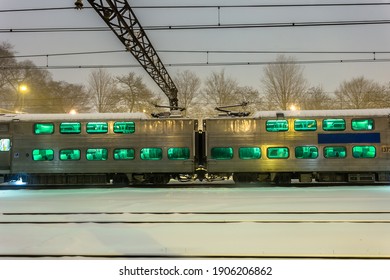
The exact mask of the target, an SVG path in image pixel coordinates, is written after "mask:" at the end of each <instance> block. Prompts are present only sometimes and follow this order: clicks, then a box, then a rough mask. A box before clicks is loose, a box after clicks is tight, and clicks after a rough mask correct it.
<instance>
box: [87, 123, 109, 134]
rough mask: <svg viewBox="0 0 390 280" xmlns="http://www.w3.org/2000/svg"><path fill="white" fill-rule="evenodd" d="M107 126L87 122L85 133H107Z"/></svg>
mask: <svg viewBox="0 0 390 280" xmlns="http://www.w3.org/2000/svg"><path fill="white" fill-rule="evenodd" d="M107 132H108V124H107V123H106V122H89V123H87V133H89V134H97V133H107Z"/></svg>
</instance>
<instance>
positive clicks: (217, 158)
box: [210, 147, 234, 160]
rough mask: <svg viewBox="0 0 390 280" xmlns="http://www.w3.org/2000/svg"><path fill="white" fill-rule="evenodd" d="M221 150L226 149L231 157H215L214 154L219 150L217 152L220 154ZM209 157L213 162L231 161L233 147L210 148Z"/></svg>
mask: <svg viewBox="0 0 390 280" xmlns="http://www.w3.org/2000/svg"><path fill="white" fill-rule="evenodd" d="M221 149H228V150H229V152H228V153H229V154H231V156H228V157H226V156H225V157H216V156H215V153H217V150H220V151H219V152H221V151H222V150H221ZM210 157H211V159H213V160H232V159H233V158H234V149H233V147H212V148H211V149H210Z"/></svg>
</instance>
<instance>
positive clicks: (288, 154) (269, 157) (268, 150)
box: [267, 146, 290, 159]
mask: <svg viewBox="0 0 390 280" xmlns="http://www.w3.org/2000/svg"><path fill="white" fill-rule="evenodd" d="M274 149H286V150H287V156H286V157H272V156H270V151H271V150H274ZM267 158H268V159H288V158H290V149H289V148H288V147H283V146H281V147H268V148H267Z"/></svg>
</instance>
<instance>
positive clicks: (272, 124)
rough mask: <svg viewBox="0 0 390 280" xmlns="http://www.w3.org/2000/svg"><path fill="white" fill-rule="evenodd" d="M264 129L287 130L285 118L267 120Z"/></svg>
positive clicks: (271, 130) (273, 130)
mask: <svg viewBox="0 0 390 280" xmlns="http://www.w3.org/2000/svg"><path fill="white" fill-rule="evenodd" d="M265 127H266V130H267V131H269V132H279V131H287V130H288V122H287V120H268V121H267V122H266V123H265Z"/></svg>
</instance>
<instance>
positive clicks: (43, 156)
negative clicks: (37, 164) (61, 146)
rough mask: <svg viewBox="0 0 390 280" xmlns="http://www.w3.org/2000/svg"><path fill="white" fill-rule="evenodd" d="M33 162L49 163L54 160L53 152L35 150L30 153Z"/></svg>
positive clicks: (49, 150)
mask: <svg viewBox="0 0 390 280" xmlns="http://www.w3.org/2000/svg"><path fill="white" fill-rule="evenodd" d="M32 158H33V160H34V161H50V160H53V159H54V151H53V150H51V149H35V150H33V152H32Z"/></svg>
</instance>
